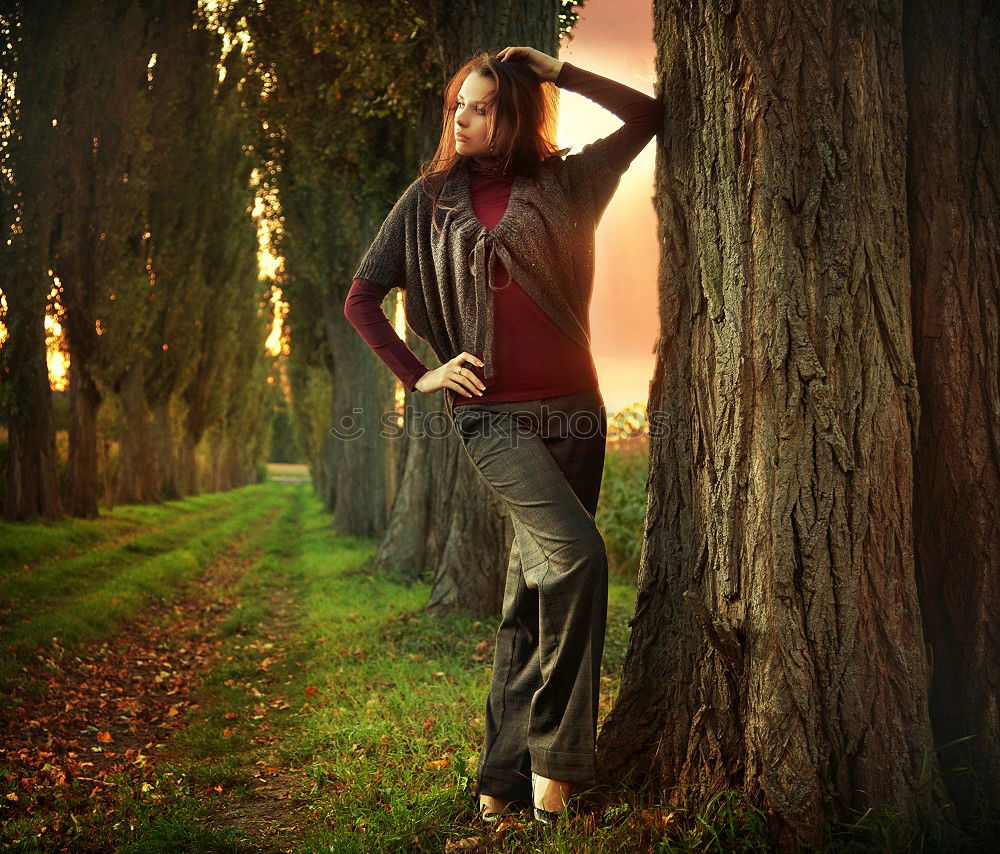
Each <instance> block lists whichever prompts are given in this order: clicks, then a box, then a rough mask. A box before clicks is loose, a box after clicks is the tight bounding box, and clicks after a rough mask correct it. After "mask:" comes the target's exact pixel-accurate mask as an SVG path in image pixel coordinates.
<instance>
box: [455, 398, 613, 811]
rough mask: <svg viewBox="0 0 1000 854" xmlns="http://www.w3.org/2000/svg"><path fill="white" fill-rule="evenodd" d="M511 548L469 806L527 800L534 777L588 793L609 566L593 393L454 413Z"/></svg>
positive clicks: (600, 407) (598, 406)
mask: <svg viewBox="0 0 1000 854" xmlns="http://www.w3.org/2000/svg"><path fill="white" fill-rule="evenodd" d="M453 417H454V424H455V428H456V430H457V432H458V434H459V436H460V437H461V439H462V443H463V444H464V446H465V448H466V450H467V451H468V454H469V456H470V457H471V459H472V462H473V464H474V465H475V466H476V468H477V469H478V471H479V472H480V474H481V475H482V476H483V477H484V478H485V479H486V481H487V482H488V483H489V484H490V486H491V487H492V488H493V489H494V490H495V492H496V493H497V494H498V495H499V496H500V498H501V499H502V500H503V502H504V503H505V505H506V506H507V508H508V509H509V511H510V516H511V520H512V522H513V527H514V542H513V545H512V547H511V553H510V562H509V565H508V568H507V580H506V587H505V592H504V600H503V609H502V616H501V623H500V627H499V629H498V630H497V636H496V652H495V656H494V663H493V682H492V685H491V687H490V691H489V695H488V697H487V700H486V739H485V742H484V744H483V748H482V751H481V753H480V756H479V767H478V769H477V773H476V776H477V793H476V794H477V796H478V795H479V794H486V795H492V796H494V797H497V798H501V799H503V800H517V799H522V798H523V799H529V798H530V797H531V772H532V771H534V772H535V773H537V774H540V775H541V776H543V777H549V778H552V779H555V780H564V781H573V782H576V783H580V784H583V785H584V787H585V786H587V785H592V784H594V783H596V770H597V768H596V740H597V711H598V699H599V694H600V670H601V658H602V655H603V652H604V635H605V628H606V622H607V607H608V561H607V552H606V551H605V547H604V539H603V537H602V536H601V534H600V532H599V531H598V529H597V526H596V524H595V523H594V514H595V513H596V510H597V499H598V495H599V493H600V489H601V476H602V474H603V470H604V454H605V446H606V441H607V413H606V410H605V407H604V400H603V397H602V396H601V393H600V391H599V390H597V389H594V390H592V391H586V392H579V393H576V394H570V395H564V396H561V397H549V398H542V399H539V400H529V401H516V402H509V403H483V404H477V403H468V404H461V405H459V406H456V407H455V408H454V416H453Z"/></svg>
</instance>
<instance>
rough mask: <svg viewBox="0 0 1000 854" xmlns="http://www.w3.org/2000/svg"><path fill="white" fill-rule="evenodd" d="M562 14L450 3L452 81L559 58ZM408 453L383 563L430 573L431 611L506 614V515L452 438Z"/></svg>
mask: <svg viewBox="0 0 1000 854" xmlns="http://www.w3.org/2000/svg"><path fill="white" fill-rule="evenodd" d="M560 8H561V3H559V2H558V0H547V2H543V3H529V2H526V0H516V2H511V3H495V4H485V5H484V4H477V3H474V2H472V0H460V2H457V3H452V4H450V6H449V7H448V9H447V13H446V14H441V15H440V16H439V17H438V18H437V20H439V21H440V25H441V32H440V37H439V43H438V51H439V54H440V56H441V61H442V70H443V75H444V78H446V77H447V76H448V75H450V74H451V73H453V72H454V69H455V68H456V67H457V66H458V64H459V62H460V61H461V60H463V59H464V58H465V57H466V55H467V54H468V53H469V52H471V51H472V50H477V49H482V50H499V49H501V48H503V47H505V46H506V45H512V44H526V45H532V46H534V47H537V48H538V49H539V50H542V51H545V52H546V53H549V54H552V55H555V54H557V53H558V50H559V11H560ZM444 78H443V79H444ZM442 82H443V80H442ZM440 97H441V96H440V91H437V90H436V91H435V92H434V93H433V94H432V97H431V99H429V100H428V103H427V105H426V107H425V109H424V111H423V115H422V117H421V120H420V128H421V132H420V134H419V139H418V145H419V146H420V152H419V153H420V157H421V158H422V159H428V158H429V157H430V156H431V155H432V154H433V152H434V150H435V148H436V145H437V139H438V135H439V134H440V132H441V100H440ZM414 352H416V353H417V354H418V355H419V356H420V357H421V358H422V359H423V360H424V363H425V364H427V365H428V367H435V366H437V365H438V364H440V360H438V359H437V358H436V357H435V356H434V355H433V353H431V351H430V350H429V349H427V348H423V349H422V348H421V347H419V346H414ZM419 395H420V393H419V392H417V393H416V395H412V394H408V395H407V406H409V407H413V408H414V411H421V412H422V413H423V414H424V416H425V417H426V416H428V415H430V414H432V413H435V412H436V413H437V414H438V417H437V418H432V421H434V422H437V421H439V422H440V423H441V424H446V423H447V415H446V414H445V413H444V410H443V397H442V394H441V393H438V394H435V395H434V396H433V400H432V401H423V400H421V401H419V403H418V402H417V401H416V400H415V399H414V398H415V397H417V396H419ZM401 451H402V452H403V453H405V454H406V456H405V458H404V459H402V460H401V461H400V465H401V468H402V471H403V475H402V477H401V478H400V488H399V492H398V493H397V495H396V497H395V500H394V502H393V511H392V516H391V518H390V521H389V526H388V530H387V536H386V537H385V538H384V540H383V542H382V544H381V546H380V549H379V552H378V554H377V555H376V564H377V565H380V566H405V565H408V566H410V567H412V568H413V569H414V570H418V569H419V570H424V571H427V572H428V573H430V574H432V576H433V578H434V584H433V589H432V591H431V597H430V601H429V603H428V607H429V608H430V609H432V610H434V611H436V612H442V613H443V612H448V611H458V612H468V613H498V612H499V610H500V604H501V602H502V598H503V587H504V576H505V574H506V570H507V563H508V559H509V557H510V547H511V541H512V528H511V525H510V521H509V519H506V518H504V516H505V515H506V510H505V509H504V508H503V507H502V505H501V504H500V503H499V501H498V499H497V498H496V496H495V495H494V494H493V493H492V492H491V490H490V487H489V485H488V484H487V483H486V482H485V481H484V480H483V478H482V476H481V475H480V474H479V472H478V471H476V469H475V467H474V466H473V465H472V461H471V460H470V459H469V457H468V454H467V453H466V452H465V450H464V448H463V447H462V443H461V441H460V440H459V438H458V436H456V435H455V434H454V431H449V432H448V434H447V435H446V436H445V437H443V438H442V437H440V436H438V437H433V436H431V437H426V438H424V437H408V438H407V441H406V444H405V446H404V447H403V448H402V449H401Z"/></svg>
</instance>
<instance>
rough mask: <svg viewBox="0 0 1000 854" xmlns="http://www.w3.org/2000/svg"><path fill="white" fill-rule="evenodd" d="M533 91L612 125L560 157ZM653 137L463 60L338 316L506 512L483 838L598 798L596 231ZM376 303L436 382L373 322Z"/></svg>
mask: <svg viewBox="0 0 1000 854" xmlns="http://www.w3.org/2000/svg"><path fill="white" fill-rule="evenodd" d="M546 82H553V83H555V84H556V86H558V87H560V88H566V89H570V90H572V91H576V92H579V93H581V94H583V95H585V96H587V97H589V98H591V99H592V100H594V101H596V102H597V103H599V104H601V105H602V106H604V107H606V108H607V109H609V110H611V111H612V112H614V113H615V114H616V115H618V116H619V117H620V118H622V119H623V120H624V124H623V125H622V126H621V127H620V128H619V129H618V130H616V131H615V132H614V133H612V134H610V135H609V136H606V137H604V138H602V139H599V140H596V141H595V142H592V143H590V144H589V145H586V146H584V148H583V150H582V151H581V152H579V153H577V154H572V155H569V156H568V157H563V156H562V155H564V154H565V153H566V151H567V149H561V150H560V149H556V146H555V145H554V144H553V143H552V141H551V136H552V133H553V131H554V126H555V122H554V110H553V102H552V100H551V96H552V94H553V92H552V90H551V88H550V87H546V86H545V85H544V83H546ZM662 121H663V108H662V104H661V103H660V101H659V100H658V99H657V98H651V97H650V96H648V95H645V94H643V93H642V92H639V91H637V90H635V89H632V88H630V87H628V86H625V85H623V84H621V83H617V82H615V81H613V80H609V79H608V78H605V77H601V76H600V75H597V74H594V73H592V72H588V71H585V70H583V69H581V68H578V67H576V66H574V65H572V64H570V63H568V62H561V61H559V60H557V59H555V58H554V57H551V56H548V55H547V54H545V53H542V52H541V51H538V50H536V49H534V48H531V47H506V48H504V49H503V50H501V51H499V52H498V53H497V54H496V55H495V56H490V55H489V54H485V53H480V54H477V55H475V56H473V57H472V58H471V59H469V61H468V62H466V63H465V64H464V65H463V66H462V68H460V69H459V70H458V72H456V74H455V75H454V76H453V77H452V79H451V80H450V81H449V83H448V85H447V86H446V88H445V109H444V122H443V127H442V134H441V138H440V142H439V144H438V149H437V152H436V153H435V157H434V158H433V159H432V161H431V164H432V165H433V166H434V168H431V169H428V170H426V171H424V172H422V174H421V175H420V176H419V177H418V178H417V179H416V180H415V181H414V182H413V183H411V184H410V186H409V187H408V188H407V190H406V191H404V193H403V195H402V196H401V197H400V199H399V200H398V201H397V202H396V204H395V205H394V207H393V209H392V211H391V212H390V213H389V216H388V217H387V218H386V220H385V222H384V223H383V225H382V227H381V228H380V230H379V233H378V235H376V238H375V241H374V242H373V243H372V245H371V247H370V248H369V250H368V251H367V253H366V254H365V256H364V258H363V259H362V261H361V263H360V265H359V266H358V269H357V272H356V273H355V277H354V282H353V284H352V286H351V289H350V292H349V293H348V296H347V300H346V302H345V306H344V312H345V314H346V315H347V317H348V319H349V320H350V321H351V323H352V324H353V325H354V326H355V328H356V329H357V330H358V332H359V333H360V334H361V335H362V337H363V338H364V339H365V341H367V342H368V344H369V345H370V346H371V347H372V349H373V350H374V351H375V353H376V354H377V355H378V356H379V357H380V358H381V359H382V360H383V362H385V364H386V365H387V366H388V367H389V368H390V370H392V371H393V372H394V373H395V375H396V376H397V377H398V378H399V379H400V380H401V381H402V382H403V383H404V385H405V386H406V388H407V389H409V390H411V391H414V390H415V391H420V392H423V393H425V394H430V393H432V392H436V391H438V390H443V392H444V396H445V404H446V409H447V412H448V413H449V416H450V417H451V419H452V423H453V424H454V426H455V428H456V432H457V433H458V435H459V436H460V438H461V441H462V443H463V445H464V447H465V449H466V451H467V452H468V454H469V457H470V458H471V459H472V462H473V464H474V465H475V466H476V468H477V469H478V471H479V472H480V474H481V475H482V476H483V478H484V479H485V480H486V482H487V483H488V484H489V485H490V486H491V487H493V489H494V490H495V492H496V493H497V494H498V495H499V496H500V497H501V499H502V500H503V501H504V502H505V504H506V506H507V508H508V509H509V511H510V516H511V520H512V522H513V527H514V543H513V545H512V548H511V555H510V562H509V565H508V570H507V581H506V588H505V594H504V602H503V608H502V619H501V623H500V627H499V629H498V632H497V638H496V651H495V657H494V667H493V682H492V686H491V688H490V692H489V696H488V698H487V702H486V738H485V743H484V745H483V748H482V751H481V753H480V757H479V766H478V769H477V789H478V792H477V793H478V796H479V800H480V810H481V815H482V816H483V818H484V820H487V821H496V820H497V818H498V817H499V815H500V813H501V812H503V811H506V810H507V809H508V808H511V807H512V805H514V804H517V805H520V804H521V803H523V802H526V801H527V800H528V799H529V798H531V801H532V805H533V814H534V817H535V819H536V820H537V821H540V822H545V823H549V822H551V821H553V820H554V819H555V818H556V817H557V816H558V814H559V812H561V811H563V810H564V809H565V808H566V806H567V802H568V799H569V797H570V796H571V795H572V794H574V793H576V792H578V791H579V790H581V789H582V788H585V787H587V786H589V785H591V784H593V783H595V782H596V762H595V758H596V755H595V745H596V736H597V711H598V696H599V688H600V665H601V658H602V655H603V648H604V632H605V620H606V615H607V573H608V569H607V555H606V552H605V549H604V541H603V538H602V537H601V535H600V532H599V531H598V530H597V527H596V525H595V523H594V514H595V512H596V509H597V499H598V494H599V492H600V486H601V476H602V473H603V463H604V453H605V441H606V435H607V416H606V411H605V407H604V401H603V398H602V396H601V393H600V389H599V386H598V380H597V374H596V371H595V369H594V363H593V358H592V355H591V351H590V323H589V304H590V295H591V291H592V288H593V276H594V260H593V259H594V231H595V229H596V227H597V224H598V222H599V221H600V218H601V215H602V214H603V212H604V210H605V208H606V207H607V204H608V202H609V201H610V200H611V197H612V195H613V194H614V191H615V189H616V188H617V186H618V183H619V180H620V177H621V174H622V173H623V172H624V171H625V170H626V169H627V168H628V165H629V164H630V163H631V162H632V160H633V159H634V158H635V156H636V155H637V154H638V153H639V152H640V151H641V150H642V149H643V148H644V147H645V145H646V144H647V143H648V142H649V140H650V138H652V137H653V136H654V135H655V134H656V132H657V130H658V129H659V127H660V125H661V123H662ZM442 200H448V201H450V202H452V205H451V206H450V207H449V206H447V205H445V204H444V203H443V201H442ZM442 211H443V212H444V217H443V219H441V221H440V222H439V217H438V216H437V215H438V214H439V213H440V212H442ZM393 287H399V288H400V289H401V290H402V292H403V300H404V307H405V311H406V320H407V323H408V325H409V326H410V327H411V329H413V331H415V332H416V333H417V335H419V336H420V337H422V338H424V339H425V340H426V341H427V342H428V343H429V344H430V345H431V348H432V350H433V351H434V353H435V355H437V356H438V358H440V359H441V360H442V364H441V365H439V366H438V367H435V368H430V369H429V368H428V367H427V366H426V365H424V364H423V362H422V361H421V360H420V359H419V358H418V357H417V356H416V355H415V354H414V353H413V352H412V351H411V350H410V349H409V348H408V347H407V346H406V344H405V343H404V342H403V341H402V340H401V339H400V338H399V336H398V335H396V333H395V330H394V329H393V327H392V324H391V323H389V320H388V318H387V317H386V315H385V313H384V312H383V311H382V308H381V302H382V300H383V299H384V297H385V296H386V295H387V294H388V293H389V291H390V290H391V289H392V288H393Z"/></svg>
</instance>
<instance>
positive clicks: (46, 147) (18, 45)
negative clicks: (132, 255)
mask: <svg viewBox="0 0 1000 854" xmlns="http://www.w3.org/2000/svg"><path fill="white" fill-rule="evenodd" d="M4 8H5V12H6V13H10V12H11V11H12V10H11V9H10V6H9V4H7V5H6V6H5V7H4ZM5 18H6V19H5V21H4V28H3V33H2V34H3V42H2V44H0V69H2V71H3V80H4V85H3V86H2V87H0V108H2V110H3V113H4V115H5V116H6V117H7V120H8V121H10V122H12V123H13V124H11V126H10V127H9V128H8V132H7V133H5V134H4V146H5V150H4V156H3V157H2V158H0V159H2V161H3V168H4V177H3V182H2V184H0V227H2V230H3V234H4V235H5V239H4V240H3V242H2V243H0V292H2V293H3V296H4V299H5V301H6V309H5V315H4V318H3V322H4V325H5V327H6V330H7V338H6V340H5V341H4V342H3V346H2V348H0V407H2V408H3V411H4V413H5V415H6V419H7V428H8V440H7V459H6V464H5V471H4V490H3V516H4V518H5V519H8V520H10V521H23V520H25V519H29V518H32V517H34V516H42V517H54V516H57V515H59V514H61V513H62V512H63V504H62V499H61V496H60V494H59V477H58V474H57V471H58V463H57V458H56V448H55V434H54V430H53V423H52V392H51V389H50V387H49V372H48V365H47V363H46V350H45V310H46V302H47V297H48V293H49V291H50V290H51V289H52V280H51V277H50V276H49V274H48V272H47V271H48V269H49V253H50V249H51V232H52V221H53V216H54V210H53V208H54V201H55V200H56V198H57V197H56V196H55V194H54V192H53V188H52V181H51V173H52V164H53V162H54V160H55V159H56V152H57V150H58V140H59V135H60V134H61V133H62V128H56V127H54V126H53V122H52V111H51V109H50V105H49V100H50V94H51V90H52V76H51V69H52V67H53V65H55V64H56V57H57V56H58V55H59V53H58V52H59V50H60V47H59V46H58V45H57V42H56V40H55V39H53V38H52V35H51V32H50V27H49V26H48V25H47V23H48V22H47V21H45V20H44V19H41V16H38V15H32V14H28V15H20V14H18V15H12V14H7V15H5ZM15 19H20V26H19V27H18V26H16V24H15ZM15 101H16V104H15Z"/></svg>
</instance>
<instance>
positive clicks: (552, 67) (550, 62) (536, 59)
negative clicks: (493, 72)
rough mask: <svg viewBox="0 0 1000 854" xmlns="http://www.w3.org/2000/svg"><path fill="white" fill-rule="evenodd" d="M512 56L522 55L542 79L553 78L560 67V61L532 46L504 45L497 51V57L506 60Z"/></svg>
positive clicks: (529, 66)
mask: <svg viewBox="0 0 1000 854" xmlns="http://www.w3.org/2000/svg"><path fill="white" fill-rule="evenodd" d="M514 57H524V61H525V63H526V64H527V66H528V68H530V69H531V70H532V71H534V72H535V74H537V75H538V76H539V77H541V78H542V80H555V79H556V78H557V77H558V76H559V69H561V68H562V61H561V60H559V59H556V58H555V57H554V56H549V55H548V54H547V53H542V52H541V51H540V50H535V48H533V47H505V48H504V49H503V50H501V51H499V52H498V53H497V59H500V60H507V59H513V58H514Z"/></svg>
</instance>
